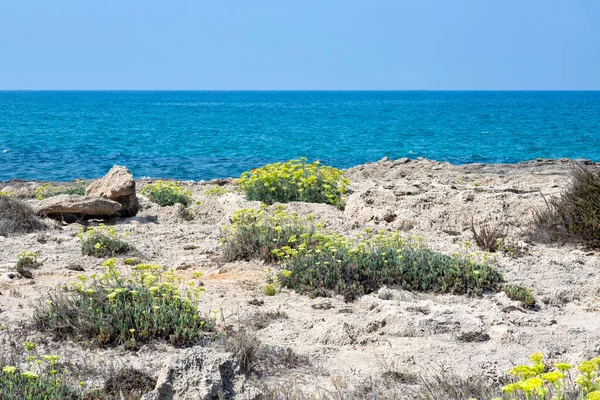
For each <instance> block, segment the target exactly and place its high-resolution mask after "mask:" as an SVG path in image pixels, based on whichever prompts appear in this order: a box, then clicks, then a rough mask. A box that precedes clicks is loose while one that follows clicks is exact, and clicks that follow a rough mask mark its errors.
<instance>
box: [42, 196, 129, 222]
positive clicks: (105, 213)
mask: <svg viewBox="0 0 600 400" xmlns="http://www.w3.org/2000/svg"><path fill="white" fill-rule="evenodd" d="M33 209H34V211H35V212H36V214H45V215H48V216H61V215H84V216H90V217H110V216H114V215H118V214H119V210H121V205H120V204H119V203H117V202H116V201H112V200H107V199H102V198H100V197H89V196H79V195H73V194H61V195H58V196H53V197H48V198H47V199H44V200H40V201H39V202H38V203H37V204H35V205H33Z"/></svg>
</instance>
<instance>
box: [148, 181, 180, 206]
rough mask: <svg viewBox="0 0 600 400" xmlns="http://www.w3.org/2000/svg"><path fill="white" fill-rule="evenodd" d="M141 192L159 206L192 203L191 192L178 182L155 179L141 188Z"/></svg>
mask: <svg viewBox="0 0 600 400" xmlns="http://www.w3.org/2000/svg"><path fill="white" fill-rule="evenodd" d="M142 194H143V195H144V196H147V197H148V198H149V199H150V200H151V201H153V202H155V203H156V204H158V205H159V206H161V207H164V206H172V205H174V204H177V203H180V204H183V205H184V206H188V205H190V204H191V203H192V192H191V191H190V190H189V189H184V188H183V187H182V186H181V183H179V182H167V181H156V182H155V183H149V184H147V185H145V186H144V187H143V188H142Z"/></svg>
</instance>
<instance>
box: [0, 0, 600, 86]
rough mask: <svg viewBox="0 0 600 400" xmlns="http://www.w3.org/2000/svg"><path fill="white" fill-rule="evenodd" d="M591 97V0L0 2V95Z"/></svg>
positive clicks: (595, 20)
mask: <svg viewBox="0 0 600 400" xmlns="http://www.w3.org/2000/svg"><path fill="white" fill-rule="evenodd" d="M14 89H16V90H53V89H60V90H92V89H96V90H115V89H121V90H141V89H144V90H146V89H148V90H600V0H210V1H205V0H143V1H142V0H0V90H14Z"/></svg>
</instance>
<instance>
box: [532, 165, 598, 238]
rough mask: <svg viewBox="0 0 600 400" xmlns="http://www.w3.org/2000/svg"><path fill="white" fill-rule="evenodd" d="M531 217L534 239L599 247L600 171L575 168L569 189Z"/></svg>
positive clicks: (547, 202) (590, 168)
mask: <svg viewBox="0 0 600 400" xmlns="http://www.w3.org/2000/svg"><path fill="white" fill-rule="evenodd" d="M546 206H547V207H546V209H545V210H543V211H541V212H537V213H536V214H535V215H534V229H533V235H532V236H533V238H534V239H541V240H543V241H547V242H557V241H575V242H580V243H583V244H585V245H588V246H590V247H600V168H599V167H597V166H585V165H580V164H576V165H575V166H574V167H573V169H572V170H571V179H570V182H569V184H568V186H567V187H566V188H565V189H564V190H563V191H562V192H561V193H560V195H559V196H558V197H551V198H549V199H547V200H546Z"/></svg>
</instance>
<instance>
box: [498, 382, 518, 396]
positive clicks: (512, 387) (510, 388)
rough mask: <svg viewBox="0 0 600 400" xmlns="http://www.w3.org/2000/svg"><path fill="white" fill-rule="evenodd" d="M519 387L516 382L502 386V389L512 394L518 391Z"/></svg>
mask: <svg viewBox="0 0 600 400" xmlns="http://www.w3.org/2000/svg"><path fill="white" fill-rule="evenodd" d="M518 389H519V385H517V384H516V383H509V384H508V385H506V386H504V387H503V388H502V391H503V392H504V393H507V394H511V393H514V392H516V391H517V390H518Z"/></svg>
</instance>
